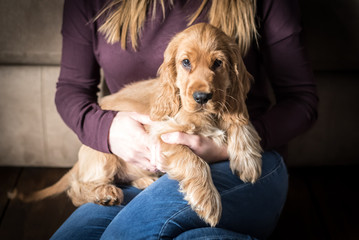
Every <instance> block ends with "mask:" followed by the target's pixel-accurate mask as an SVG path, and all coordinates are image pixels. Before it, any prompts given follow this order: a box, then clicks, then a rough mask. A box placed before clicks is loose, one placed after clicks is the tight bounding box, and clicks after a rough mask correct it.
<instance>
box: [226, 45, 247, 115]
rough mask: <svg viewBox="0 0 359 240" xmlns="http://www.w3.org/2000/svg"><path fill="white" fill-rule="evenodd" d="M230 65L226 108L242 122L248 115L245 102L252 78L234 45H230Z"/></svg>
mask: <svg viewBox="0 0 359 240" xmlns="http://www.w3.org/2000/svg"><path fill="white" fill-rule="evenodd" d="M230 65H231V67H230V68H231V69H230V79H231V86H230V88H229V90H228V92H227V94H228V96H227V101H226V102H227V108H228V109H229V111H230V114H235V115H237V116H239V117H243V118H244V119H243V120H245V121H247V120H248V119H249V115H248V110H247V106H246V103H245V101H246V98H247V94H248V92H249V89H250V87H251V82H252V80H253V77H252V75H250V73H249V72H248V71H247V69H246V67H245V65H244V62H243V60H242V56H241V54H240V51H239V48H238V46H237V45H236V44H235V43H233V44H231V45H230Z"/></svg>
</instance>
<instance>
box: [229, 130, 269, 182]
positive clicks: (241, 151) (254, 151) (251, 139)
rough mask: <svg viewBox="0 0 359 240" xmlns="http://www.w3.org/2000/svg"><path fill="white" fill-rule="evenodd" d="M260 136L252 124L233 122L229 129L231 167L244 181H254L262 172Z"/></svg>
mask: <svg viewBox="0 0 359 240" xmlns="http://www.w3.org/2000/svg"><path fill="white" fill-rule="evenodd" d="M259 142H260V137H259V136H258V133H257V132H256V130H255V129H254V127H253V126H252V124H250V123H248V124H240V123H236V124H232V125H231V127H230V128H229V130H228V154H229V159H230V167H231V169H232V171H233V172H234V173H236V174H237V175H239V177H240V178H241V180H242V181H244V182H251V183H254V182H255V181H256V180H257V179H258V178H259V177H260V175H261V172H262V154H261V152H262V148H261V146H260V143H259Z"/></svg>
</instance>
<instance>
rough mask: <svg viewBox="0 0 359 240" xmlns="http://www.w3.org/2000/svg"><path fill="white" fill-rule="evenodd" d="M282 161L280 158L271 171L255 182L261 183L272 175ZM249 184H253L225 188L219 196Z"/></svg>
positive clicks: (246, 184) (246, 185)
mask: <svg viewBox="0 0 359 240" xmlns="http://www.w3.org/2000/svg"><path fill="white" fill-rule="evenodd" d="M282 161H283V160H281V161H280V162H279V164H278V165H277V166H276V167H275V168H274V169H273V170H272V171H270V172H269V173H267V174H266V175H265V176H263V177H261V178H259V179H258V181H257V182H256V184H259V183H261V182H262V181H263V180H265V179H266V178H268V177H270V176H271V175H273V174H274V173H275V172H277V170H278V169H279V168H280V167H281V165H282ZM251 185H253V184H252V183H245V184H243V185H240V186H236V187H233V188H231V189H227V190H225V191H223V192H222V193H221V194H220V195H221V196H224V195H226V194H228V193H231V192H232V191H236V190H238V189H242V188H245V187H248V186H251Z"/></svg>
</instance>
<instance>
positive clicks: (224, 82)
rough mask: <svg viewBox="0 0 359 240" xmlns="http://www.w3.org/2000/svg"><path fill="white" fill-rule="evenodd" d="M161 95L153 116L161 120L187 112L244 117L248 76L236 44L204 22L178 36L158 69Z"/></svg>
mask: <svg viewBox="0 0 359 240" xmlns="http://www.w3.org/2000/svg"><path fill="white" fill-rule="evenodd" d="M159 77H160V80H161V84H162V86H161V92H160V93H159V94H158V99H157V103H156V104H155V105H156V106H155V109H154V111H153V112H152V116H154V118H155V119H161V118H162V117H164V116H173V115H175V114H176V113H177V112H178V111H179V109H180V108H183V110H185V111H187V112H198V111H203V112H208V113H211V114H226V113H230V114H234V113H237V114H240V113H244V114H245V116H247V110H246V107H245V102H244V101H245V98H246V95H247V93H248V91H249V87H250V75H249V74H248V72H247V71H246V69H245V66H244V64H243V61H242V58H241V56H240V51H239V48H238V44H236V43H235V42H234V41H233V40H232V39H231V38H230V37H228V36H227V35H226V34H224V33H223V32H222V31H221V30H219V29H217V28H215V27H213V26H211V25H209V24H205V23H200V24H196V25H194V26H192V27H189V28H187V29H186V30H184V31H183V32H181V33H179V34H177V35H176V36H175V37H174V38H173V39H172V41H171V42H170V43H169V45H168V47H167V49H166V51H165V54H164V62H163V64H162V65H161V67H160V69H159Z"/></svg>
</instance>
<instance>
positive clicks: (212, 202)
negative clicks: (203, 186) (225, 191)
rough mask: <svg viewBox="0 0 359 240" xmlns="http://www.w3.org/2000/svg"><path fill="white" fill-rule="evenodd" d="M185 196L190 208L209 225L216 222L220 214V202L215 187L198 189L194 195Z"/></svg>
mask: <svg viewBox="0 0 359 240" xmlns="http://www.w3.org/2000/svg"><path fill="white" fill-rule="evenodd" d="M200 191H202V192H200ZM186 198H187V199H186V200H187V201H188V202H189V204H190V205H191V207H192V209H193V210H194V211H195V212H196V213H197V214H198V216H199V217H200V218H201V219H203V221H205V222H206V223H208V224H209V225H210V226H211V227H214V226H216V225H217V224H218V222H219V220H220V219H221V215H222V203H221V197H220V195H219V193H218V191H217V189H212V190H208V189H207V190H199V191H198V192H197V194H195V195H194V196H192V197H188V196H187V197H186Z"/></svg>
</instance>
